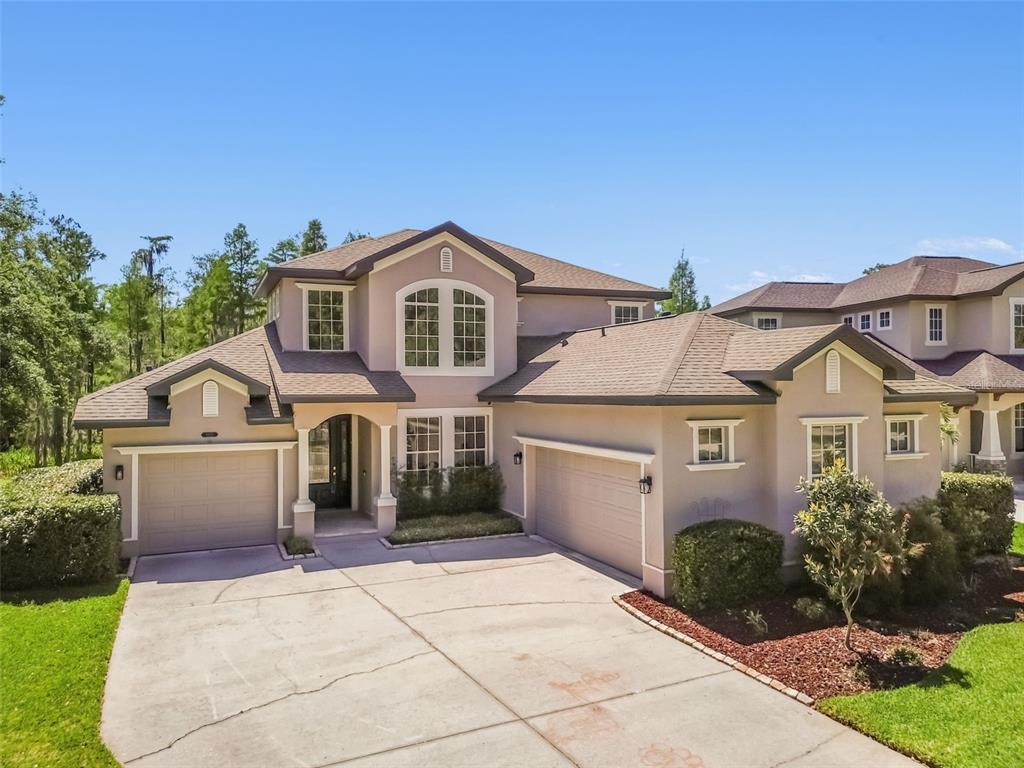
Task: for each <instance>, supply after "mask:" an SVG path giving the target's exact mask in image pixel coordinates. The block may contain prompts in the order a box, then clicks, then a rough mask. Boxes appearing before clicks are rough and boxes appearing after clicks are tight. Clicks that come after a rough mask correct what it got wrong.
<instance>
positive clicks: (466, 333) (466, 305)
mask: <svg viewBox="0 0 1024 768" xmlns="http://www.w3.org/2000/svg"><path fill="white" fill-rule="evenodd" d="M452 323H453V326H452V348H453V349H454V351H455V357H454V362H455V367H456V368H482V367H484V366H485V365H487V302H485V301H484V300H483V299H482V298H480V297H479V296H477V295H476V294H475V293H470V292H469V291H467V290H464V289H462V288H456V289H455V290H453V291H452Z"/></svg>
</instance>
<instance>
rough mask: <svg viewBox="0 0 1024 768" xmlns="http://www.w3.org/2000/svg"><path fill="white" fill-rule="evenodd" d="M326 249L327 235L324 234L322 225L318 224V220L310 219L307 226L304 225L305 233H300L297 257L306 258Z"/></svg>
mask: <svg viewBox="0 0 1024 768" xmlns="http://www.w3.org/2000/svg"><path fill="white" fill-rule="evenodd" d="M326 248H327V235H325V234H324V225H323V224H321V223H320V219H310V220H309V224H307V225H306V231H305V232H303V233H302V244H301V245H300V246H299V255H300V256H308V255H309V254H311V253H317V252H318V251H322V250H325V249H326Z"/></svg>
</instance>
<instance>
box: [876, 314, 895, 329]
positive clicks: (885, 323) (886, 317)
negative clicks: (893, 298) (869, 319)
mask: <svg viewBox="0 0 1024 768" xmlns="http://www.w3.org/2000/svg"><path fill="white" fill-rule="evenodd" d="M876 328H877V329H878V330H879V331H888V330H889V329H890V328H892V310H891V309H880V310H878V325H877V326H876Z"/></svg>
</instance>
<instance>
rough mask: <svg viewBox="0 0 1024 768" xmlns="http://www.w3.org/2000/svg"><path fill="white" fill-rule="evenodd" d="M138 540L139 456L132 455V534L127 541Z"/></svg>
mask: <svg viewBox="0 0 1024 768" xmlns="http://www.w3.org/2000/svg"><path fill="white" fill-rule="evenodd" d="M138 540H139V454H137V453H133V454H132V532H131V535H130V536H129V537H128V541H138Z"/></svg>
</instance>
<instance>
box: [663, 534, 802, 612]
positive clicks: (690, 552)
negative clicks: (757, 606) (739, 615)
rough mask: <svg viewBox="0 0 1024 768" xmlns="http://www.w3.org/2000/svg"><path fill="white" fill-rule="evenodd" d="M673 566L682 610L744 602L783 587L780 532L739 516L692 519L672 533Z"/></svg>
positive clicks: (725, 606) (678, 600)
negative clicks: (696, 520) (719, 518)
mask: <svg viewBox="0 0 1024 768" xmlns="http://www.w3.org/2000/svg"><path fill="white" fill-rule="evenodd" d="M672 567H673V568H674V569H675V576H674V579H673V596H674V599H675V601H676V603H678V604H679V605H680V606H681V607H682V608H684V609H685V610H688V611H701V610H706V609H710V608H728V607H732V606H740V605H744V604H746V603H749V602H751V601H753V600H757V599H759V598H762V597H768V596H771V595H775V594H778V593H779V592H781V591H782V576H781V568H782V536H781V534H778V533H776V532H775V531H773V530H770V529H768V528H765V527H764V526H763V525H757V524H756V523H748V522H744V521H742V520H711V521H709V522H706V523H697V524H696V525H691V526H690V527H689V528H684V529H683V530H681V531H680V532H679V533H677V534H676V536H675V544H674V548H673V553H672Z"/></svg>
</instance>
